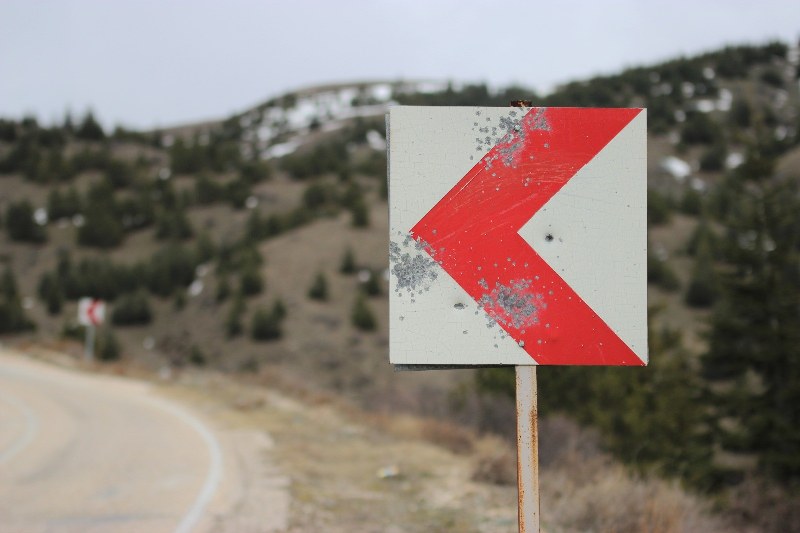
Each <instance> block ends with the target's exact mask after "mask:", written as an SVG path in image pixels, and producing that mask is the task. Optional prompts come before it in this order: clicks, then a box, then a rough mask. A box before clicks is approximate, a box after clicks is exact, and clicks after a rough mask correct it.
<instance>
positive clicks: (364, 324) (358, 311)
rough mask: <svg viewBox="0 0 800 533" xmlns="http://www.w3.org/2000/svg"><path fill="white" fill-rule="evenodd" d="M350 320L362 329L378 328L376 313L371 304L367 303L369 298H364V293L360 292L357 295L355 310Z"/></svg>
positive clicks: (371, 329) (372, 329)
mask: <svg viewBox="0 0 800 533" xmlns="http://www.w3.org/2000/svg"><path fill="white" fill-rule="evenodd" d="M350 320H351V321H352V323H353V325H354V326H355V327H356V328H358V329H360V330H361V331H374V330H375V329H377V327H378V323H377V321H376V320H375V315H374V314H373V313H372V310H371V309H370V308H369V304H367V300H366V299H365V298H364V295H363V294H359V295H358V297H356V301H355V303H354V304H353V311H352V313H351V314H350Z"/></svg>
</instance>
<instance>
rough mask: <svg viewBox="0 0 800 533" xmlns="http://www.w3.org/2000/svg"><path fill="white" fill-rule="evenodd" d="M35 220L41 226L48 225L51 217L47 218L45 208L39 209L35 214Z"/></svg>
mask: <svg viewBox="0 0 800 533" xmlns="http://www.w3.org/2000/svg"><path fill="white" fill-rule="evenodd" d="M33 220H34V221H35V222H36V223H37V224H39V225H40V226H45V225H47V222H48V220H49V217H48V216H47V209H46V208H44V207H37V208H36V210H35V211H34V212H33Z"/></svg>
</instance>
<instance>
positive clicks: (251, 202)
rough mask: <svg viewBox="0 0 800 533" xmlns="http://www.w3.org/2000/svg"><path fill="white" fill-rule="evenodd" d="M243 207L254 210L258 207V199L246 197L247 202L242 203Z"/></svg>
mask: <svg viewBox="0 0 800 533" xmlns="http://www.w3.org/2000/svg"><path fill="white" fill-rule="evenodd" d="M244 206H245V207H246V208H247V209H255V208H256V207H258V197H256V196H252V195H251V196H248V197H247V200H245V201H244Z"/></svg>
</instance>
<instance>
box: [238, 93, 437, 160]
mask: <svg viewBox="0 0 800 533" xmlns="http://www.w3.org/2000/svg"><path fill="white" fill-rule="evenodd" d="M445 88H446V84H445V83H436V82H403V83H385V82H380V83H371V84H359V85H350V86H339V87H335V88H326V89H319V90H309V91H303V92H299V93H296V94H294V95H288V96H286V97H284V98H282V99H280V100H277V101H271V102H269V103H267V104H264V105H262V106H259V107H257V108H255V109H253V110H251V111H248V112H246V113H244V114H243V115H242V116H241V117H240V118H239V126H240V127H241V128H242V130H243V132H242V140H243V141H244V142H245V144H246V145H249V146H250V147H253V148H254V149H256V150H258V153H259V155H260V156H261V157H262V158H264V159H272V158H276V157H283V156H285V155H289V154H291V153H293V152H294V151H295V150H297V149H298V148H300V147H301V146H302V145H303V144H304V142H305V140H306V139H307V135H308V133H310V132H311V131H313V130H315V129H321V130H322V131H335V130H336V129H339V128H341V127H342V126H343V125H344V122H345V121H347V120H351V119H354V118H358V117H376V116H382V115H384V114H385V113H386V111H387V110H388V108H389V106H391V105H394V104H396V102H395V101H394V100H393V98H392V97H393V95H394V94H395V93H397V92H423V93H426V92H427V93H429V92H437V91H442V90H444V89H445ZM370 134H371V135H370V139H371V140H370V143H369V144H370V146H372V147H373V148H375V149H381V148H380V147H381V146H383V147H385V142H386V141H385V140H384V139H383V138H382V136H381V135H380V134H379V133H378V132H370ZM376 135H377V136H378V137H376ZM253 148H251V149H253Z"/></svg>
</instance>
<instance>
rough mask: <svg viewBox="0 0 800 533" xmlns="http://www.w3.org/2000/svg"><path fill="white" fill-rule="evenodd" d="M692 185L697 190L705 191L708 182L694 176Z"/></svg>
mask: <svg viewBox="0 0 800 533" xmlns="http://www.w3.org/2000/svg"><path fill="white" fill-rule="evenodd" d="M690 185H691V187H692V189H694V190H695V191H697V192H704V191H705V190H706V188H707V187H706V182H705V181H703V180H701V179H700V178H692V180H691V182H690Z"/></svg>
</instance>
